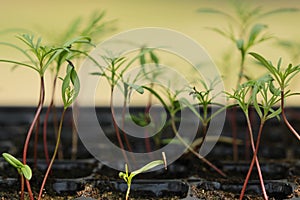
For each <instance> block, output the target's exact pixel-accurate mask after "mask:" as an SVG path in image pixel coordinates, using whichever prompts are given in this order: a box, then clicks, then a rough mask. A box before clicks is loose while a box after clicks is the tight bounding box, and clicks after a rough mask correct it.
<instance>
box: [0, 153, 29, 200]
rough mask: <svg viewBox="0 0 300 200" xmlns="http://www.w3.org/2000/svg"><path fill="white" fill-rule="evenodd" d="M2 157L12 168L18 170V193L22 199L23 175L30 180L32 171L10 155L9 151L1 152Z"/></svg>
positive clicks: (22, 199)
mask: <svg viewBox="0 0 300 200" xmlns="http://www.w3.org/2000/svg"><path fill="white" fill-rule="evenodd" d="M2 156H3V158H4V159H5V160H6V161H7V162H8V163H9V164H10V165H12V166H13V167H14V168H16V169H17V170H18V173H19V175H20V178H21V193H20V199H21V200H24V177H25V179H26V180H28V181H29V180H30V179H31V177H32V171H31V168H30V167H29V166H28V165H26V164H23V163H22V162H21V161H19V160H18V159H16V158H15V157H14V156H12V155H10V154H9V153H3V154H2Z"/></svg>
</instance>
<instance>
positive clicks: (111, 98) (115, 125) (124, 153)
mask: <svg viewBox="0 0 300 200" xmlns="http://www.w3.org/2000/svg"><path fill="white" fill-rule="evenodd" d="M113 92H114V88H113V87H112V88H111V90H110V111H111V114H112V121H113V126H114V129H115V131H116V136H117V140H118V143H119V145H120V148H121V151H122V154H123V157H124V159H125V162H126V163H127V164H128V166H129V162H128V158H127V155H126V152H125V149H124V145H123V142H122V138H121V135H120V131H119V127H118V125H117V123H116V121H115V109H114V107H113Z"/></svg>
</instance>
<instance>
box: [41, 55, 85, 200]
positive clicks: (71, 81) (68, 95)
mask: <svg viewBox="0 0 300 200" xmlns="http://www.w3.org/2000/svg"><path fill="white" fill-rule="evenodd" d="M62 81H63V83H62V89H61V95H62V100H63V104H64V108H63V112H62V115H61V118H60V123H59V127H58V135H57V141H56V145H55V149H54V153H53V156H52V159H51V160H50V163H49V166H48V168H47V171H46V173H45V176H44V179H43V182H42V185H41V188H40V192H39V197H38V200H40V199H41V198H42V194H43V189H44V187H45V184H46V181H47V178H48V176H49V173H50V171H51V168H52V165H53V163H54V160H55V157H56V155H57V152H58V147H59V144H60V137H61V132H62V127H63V121H64V116H65V113H66V111H67V109H68V107H69V106H70V105H71V104H72V103H73V102H74V101H75V99H76V97H77V96H78V94H79V90H80V82H79V78H78V75H77V73H76V71H75V67H74V66H73V64H72V63H71V62H70V61H68V66H67V70H66V76H65V77H64V78H63V79H62Z"/></svg>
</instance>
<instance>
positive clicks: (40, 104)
mask: <svg viewBox="0 0 300 200" xmlns="http://www.w3.org/2000/svg"><path fill="white" fill-rule="evenodd" d="M40 82H41V88H40V91H41V92H40V97H41V98H40V101H39V104H38V107H37V111H36V113H35V116H34V118H33V121H32V123H31V125H30V127H29V130H28V132H27V136H26V140H25V144H24V149H23V164H24V165H26V159H27V151H28V146H29V141H30V137H31V135H32V131H33V129H34V127H35V124H36V122H37V120H38V118H39V116H40V114H41V111H42V108H43V104H44V98H45V83H44V77H43V76H41V77H40ZM26 186H27V190H28V193H29V196H30V199H31V200H34V198H33V194H32V191H31V187H30V183H29V181H28V180H26Z"/></svg>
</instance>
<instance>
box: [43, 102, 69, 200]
mask: <svg viewBox="0 0 300 200" xmlns="http://www.w3.org/2000/svg"><path fill="white" fill-rule="evenodd" d="M66 110H67V109H65V108H64V110H63V112H62V114H61V119H60V124H59V129H58V135H57V140H56V145H55V149H54V152H53V155H52V158H51V160H50V163H49V165H48V168H47V171H46V173H45V176H44V179H43V182H42V185H41V188H40V192H39V197H38V200H40V199H41V198H42V194H43V189H44V187H45V185H46V181H47V179H48V176H49V173H50V171H51V168H52V165H53V163H54V160H55V157H56V155H57V152H58V149H59V143H60V138H61V137H60V136H61V131H62V125H63V121H64V117H65V113H66Z"/></svg>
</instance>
